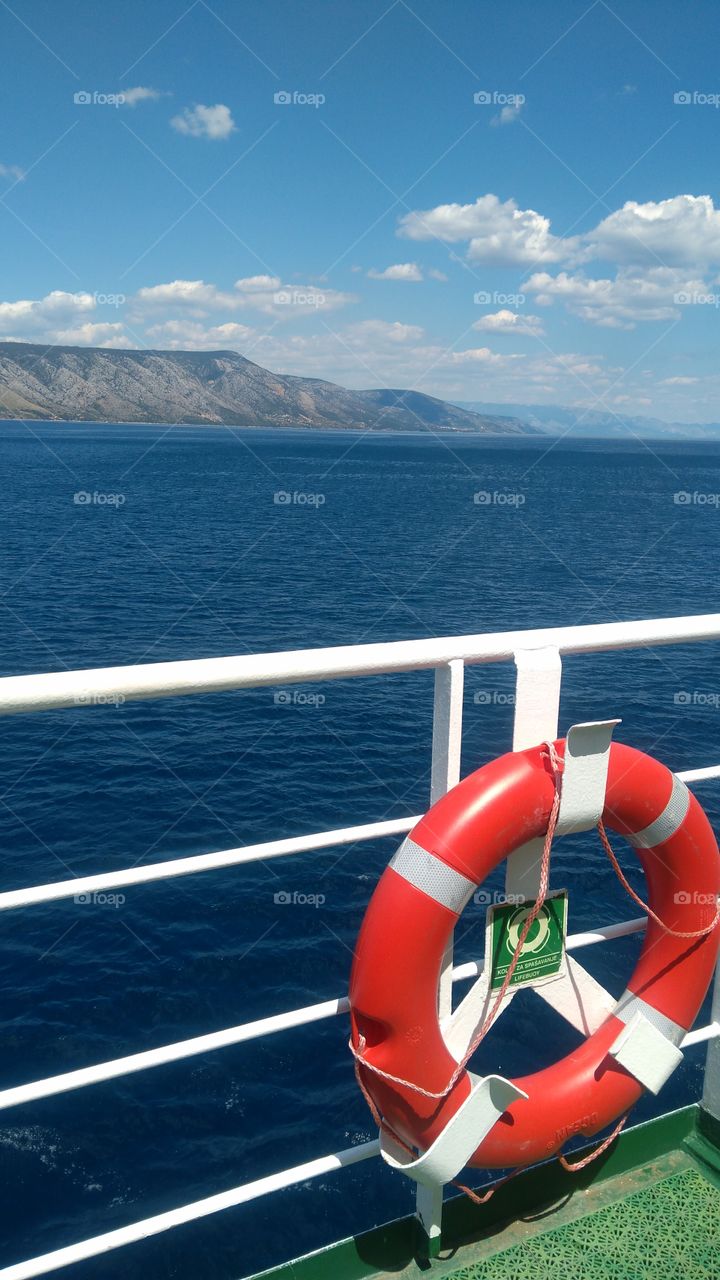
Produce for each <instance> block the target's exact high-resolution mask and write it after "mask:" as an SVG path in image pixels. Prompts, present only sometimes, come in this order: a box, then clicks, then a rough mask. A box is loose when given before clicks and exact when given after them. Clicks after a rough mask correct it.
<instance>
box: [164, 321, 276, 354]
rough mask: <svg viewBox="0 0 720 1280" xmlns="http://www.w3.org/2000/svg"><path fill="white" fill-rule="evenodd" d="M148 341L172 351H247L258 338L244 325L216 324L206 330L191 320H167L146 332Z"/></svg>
mask: <svg viewBox="0 0 720 1280" xmlns="http://www.w3.org/2000/svg"><path fill="white" fill-rule="evenodd" d="M145 337H146V338H147V340H148V341H149V342H150V343H151V344H152V345H153V346H156V347H160V348H162V349H164V350H169V351H188V350H190V351H218V350H226V351H227V350H231V351H237V350H239V351H243V349H244V348H246V347H247V346H248V343H250V342H251V341H252V340H253V338H254V337H255V331H254V330H253V329H250V328H248V326H247V325H244V324H235V323H228V324H216V325H212V326H211V327H210V328H205V327H204V326H203V325H201V324H198V323H196V322H194V321H191V320H166V321H165V322H164V323H163V324H156V325H151V326H150V328H149V329H147V330H146V331H145Z"/></svg>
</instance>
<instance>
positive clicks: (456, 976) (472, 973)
mask: <svg viewBox="0 0 720 1280" xmlns="http://www.w3.org/2000/svg"><path fill="white" fill-rule="evenodd" d="M645 924H646V920H645V917H642V918H641V919H640V920H628V921H625V922H624V923H623V924H616V925H605V926H604V927H603V928H601V929H598V930H596V932H595V933H592V934H589V933H579V934H574V935H572V934H571V935H570V937H568V939H567V942H566V948H567V950H572V949H573V947H575V946H589V945H590V944H591V943H597V942H605V941H607V939H608V938H617V937H623V936H625V935H626V934H629V933H637V932H639V931H640V930H641V929H643V928H644V927H645ZM482 972H483V968H482V964H479V963H478V962H477V961H476V960H469V961H466V963H464V964H460V965H457V966H456V967H455V969H454V970H453V974H452V980H453V982H462V981H464V980H466V979H468V978H476V977H479V976H481V975H482ZM461 1006H462V1002H461V1005H459V1006H458V1010H457V1012H458V1014H459V1011H460V1008H461ZM349 1009H350V1002H349V1000H348V999H347V997H345V996H343V997H341V998H338V999H336V1000H325V1001H323V1002H322V1003H320V1004H313V1005H306V1006H305V1008H302V1009H291V1010H288V1011H287V1012H285V1013H278V1014H273V1015H272V1016H270V1017H268V1018H259V1019H258V1020H257V1021H255V1022H246V1023H242V1024H241V1025H240V1026H237V1027H226V1028H224V1029H223V1030H222V1031H211V1032H210V1033H209V1034H207V1035H203V1036H193V1037H192V1038H191V1039H189V1040H178V1041H175V1042H173V1043H172V1044H166V1045H160V1046H158V1047H157V1048H155V1049H146V1050H144V1051H143V1052H142V1053H132V1054H129V1055H128V1056H126V1057H124V1058H113V1059H111V1060H109V1061H107V1062H98V1063H95V1064H93V1065H92V1066H90V1067H81V1068H79V1069H78V1070H76V1071H65V1072H63V1073H62V1074H61V1075H57V1076H48V1077H46V1078H45V1079H44V1080H35V1081H33V1082H31V1083H29V1084H21V1085H15V1086H13V1087H11V1088H9V1089H3V1090H0V1110H4V1109H5V1108H7V1107H14V1106H19V1105H20V1104H21V1103H25V1102H32V1101H35V1100H36V1099H38V1098H47V1097H50V1096H51V1095H53V1094H56V1093H67V1092H68V1091H70V1090H72V1089H82V1088H84V1087H85V1086H86V1085H91V1084H100V1083H101V1082H103V1081H106V1080H114V1079H116V1078H117V1077H119V1076H125V1075H130V1074H132V1073H133V1072H136V1071H146V1070H148V1069H149V1068H151V1067H160V1066H163V1065H164V1064H165V1063H166V1062H176V1061H178V1060H180V1059H182V1058H191V1057H193V1056H194V1055H195V1054H198V1053H208V1052H210V1051H211V1050H213V1049H222V1048H226V1047H228V1046H230V1045H233V1044H241V1043H242V1042H243V1041H246V1040H255V1039H257V1038H258V1037H260V1036H266V1035H273V1034H275V1033H276V1032H279V1031H287V1030H290V1029H292V1028H294V1027H302V1026H306V1025H307V1024H308V1023H312V1022H319V1021H321V1020H322V1019H323V1018H330V1017H333V1015H336V1014H345V1013H348V1012H349ZM697 1034H698V1033H697V1032H694V1031H693V1032H691V1033H690V1035H692V1036H697ZM693 1043H694V1041H693ZM460 1056H462V1054H461V1055H460ZM458 1061H459V1058H458Z"/></svg>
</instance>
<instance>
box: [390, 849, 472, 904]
mask: <svg viewBox="0 0 720 1280" xmlns="http://www.w3.org/2000/svg"><path fill="white" fill-rule="evenodd" d="M388 865H389V866H390V867H392V869H393V871H394V872H395V873H396V875H399V876H402V878H403V880H407V882H408V884H411V885H414V887H415V888H416V889H419V890H420V892H421V893H425V894H427V896H428V898H432V900H433V902H439V903H440V905H441V906H443V907H447V909H448V911H454V913H455V915H456V916H459V915H460V914H461V913H462V912H463V911H464V909H465V907H466V906H467V904H468V902H469V901H470V898H471V897H472V895H473V893H474V892H475V890H476V889H477V885H476V883H475V881H474V880H468V878H467V876H463V875H461V874H460V872H459V871H455V869H454V868H453V867H449V866H448V864H447V863H446V862H443V861H442V859H441V858H436V857H435V854H434V853H428V851H427V849H423V847H422V845H419V844H416V843H415V841H414V840H411V839H410V837H409V836H408V837H407V838H406V839H405V840H403V842H402V844H401V845H400V848H399V849H398V851H397V853H396V854H395V855H394V857H393V858H391V859H390V862H389V864H388Z"/></svg>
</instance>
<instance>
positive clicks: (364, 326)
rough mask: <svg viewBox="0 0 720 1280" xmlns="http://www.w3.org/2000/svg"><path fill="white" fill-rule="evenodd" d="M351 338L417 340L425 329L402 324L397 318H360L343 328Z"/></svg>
mask: <svg viewBox="0 0 720 1280" xmlns="http://www.w3.org/2000/svg"><path fill="white" fill-rule="evenodd" d="M345 332H346V334H349V335H350V338H351V340H352V339H363V340H364V339H366V338H368V339H372V338H379V339H380V340H381V341H383V342H397V343H403V342H419V341H420V339H421V338H422V337H423V336H424V333H425V330H424V329H421V328H420V326H419V325H417V324H402V323H401V322H400V321H399V320H361V321H360V322H359V323H358V324H354V325H349V326H348V328H347V329H346V330H345Z"/></svg>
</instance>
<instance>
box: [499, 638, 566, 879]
mask: <svg viewBox="0 0 720 1280" xmlns="http://www.w3.org/2000/svg"><path fill="white" fill-rule="evenodd" d="M514 657H515V666H516V668H517V677H516V681H515V722H514V725H513V751H524V750H525V749H526V748H527V747H536V746H537V745H538V743H540V742H546V741H550V742H554V740H555V739H556V738H557V735H558V717H559V714H560V685H561V682H562V662H561V659H560V652H559V650H558V648H557V646H552V645H551V646H545V647H538V648H536V649H530V648H528V649H518V651H517V652H516V653H515V655H514ZM543 844H544V841H543V840H542V839H537V840H529V841H528V843H527V844H524V845H521V847H520V848H519V849H516V850H515V851H514V853H511V854H510V857H509V858H508V859H507V863H506V866H505V892H506V893H507V894H508V896H510V895H515V896H516V897H519V898H520V899H527V898H536V897H537V895H538V891H539V888H540V863H541V861H542V851H543Z"/></svg>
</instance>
